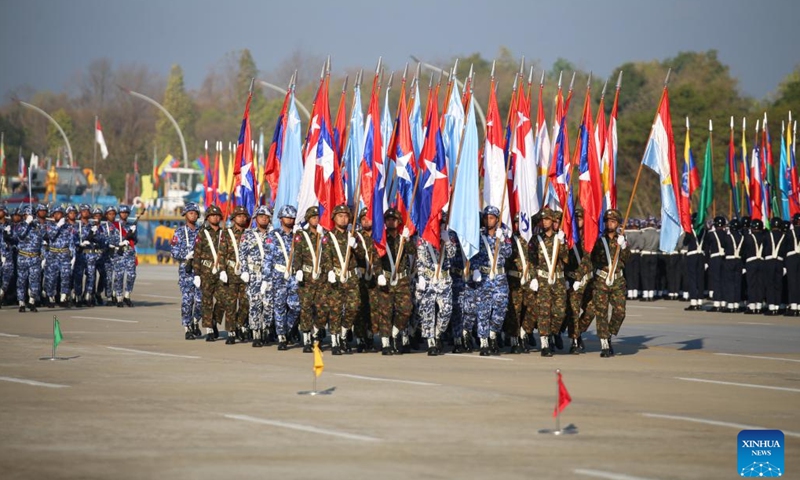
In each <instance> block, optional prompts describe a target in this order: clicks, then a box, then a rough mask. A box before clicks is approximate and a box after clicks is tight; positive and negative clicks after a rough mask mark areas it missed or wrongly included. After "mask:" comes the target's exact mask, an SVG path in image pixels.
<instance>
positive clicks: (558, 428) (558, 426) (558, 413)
mask: <svg viewBox="0 0 800 480" xmlns="http://www.w3.org/2000/svg"><path fill="white" fill-rule="evenodd" d="M559 373H561V370H559V369H556V431H555V432H553V433H555V434H556V435H560V434H561V409H560V408H558V407H559V405H558V395H559V393H561V392H560V389H559V385H558V374H559Z"/></svg>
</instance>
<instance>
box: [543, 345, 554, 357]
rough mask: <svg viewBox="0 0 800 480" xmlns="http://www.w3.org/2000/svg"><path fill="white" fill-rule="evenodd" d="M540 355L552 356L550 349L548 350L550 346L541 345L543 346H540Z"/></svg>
mask: <svg viewBox="0 0 800 480" xmlns="http://www.w3.org/2000/svg"><path fill="white" fill-rule="evenodd" d="M541 355H542V356H543V357H552V356H553V352H551V351H550V348H548V347H543V348H542V353H541Z"/></svg>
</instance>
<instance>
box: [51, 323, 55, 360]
mask: <svg viewBox="0 0 800 480" xmlns="http://www.w3.org/2000/svg"><path fill="white" fill-rule="evenodd" d="M55 359H56V316H55V315H53V354H52V355H51V356H50V360H55Z"/></svg>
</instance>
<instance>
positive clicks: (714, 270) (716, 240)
mask: <svg viewBox="0 0 800 480" xmlns="http://www.w3.org/2000/svg"><path fill="white" fill-rule="evenodd" d="M727 223H728V222H727V220H725V217H723V216H719V215H718V216H716V217H714V229H713V230H711V231H710V232H708V235H706V239H705V241H704V242H703V249H704V251H705V255H706V265H708V269H707V274H708V295H709V296H710V297H711V298H712V300H713V301H714V305H713V306H712V307H711V309H710V310H708V311H709V312H719V311H721V310H722V307H723V306H724V303H723V301H722V290H723V277H722V264H723V263H724V262H725V255H726V253H725V252H726V251H727V250H729V248H726V247H727V245H728V240H729V237H728V234H727V232H726V231H725V227H726V226H727Z"/></svg>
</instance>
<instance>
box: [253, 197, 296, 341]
mask: <svg viewBox="0 0 800 480" xmlns="http://www.w3.org/2000/svg"><path fill="white" fill-rule="evenodd" d="M296 217H297V208H295V207H293V206H292V205H284V206H282V207H281V208H280V210H278V218H279V219H280V221H281V228H279V229H275V230H273V231H272V232H271V233H270V235H268V236H267V250H268V253H267V256H268V257H269V259H270V261H269V262H265V263H264V270H263V275H264V278H265V279H266V278H269V276H271V277H272V298H273V300H274V301H273V318H274V321H275V331H276V333H277V334H278V350H287V349H288V348H289V347H288V344H287V340H286V336H287V335H288V334H289V332H290V331H291V330H292V328H293V327H294V324H295V322H297V319H298V317H299V315H300V298H299V297H298V295H297V279H296V278H295V276H294V275H292V268H291V263H292V260H291V259H290V258H289V257H291V256H292V255H293V253H292V251H291V249H292V241H293V240H294V235H293V233H292V230H293V229H294V222H295V218H296ZM262 289H263V283H262Z"/></svg>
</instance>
